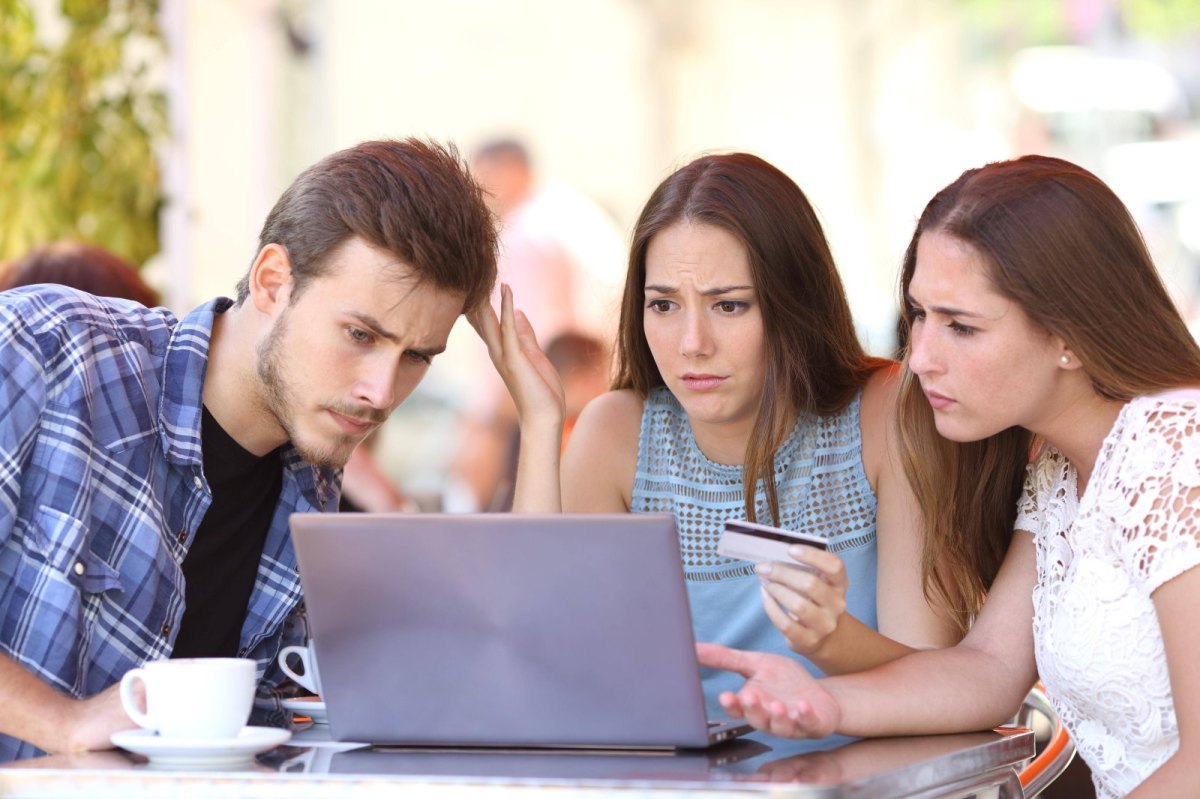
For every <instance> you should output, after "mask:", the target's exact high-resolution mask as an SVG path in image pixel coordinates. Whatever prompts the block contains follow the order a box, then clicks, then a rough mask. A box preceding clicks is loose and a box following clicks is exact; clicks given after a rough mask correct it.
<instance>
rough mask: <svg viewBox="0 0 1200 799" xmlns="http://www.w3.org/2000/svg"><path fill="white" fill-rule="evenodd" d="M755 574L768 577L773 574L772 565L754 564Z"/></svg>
mask: <svg viewBox="0 0 1200 799" xmlns="http://www.w3.org/2000/svg"><path fill="white" fill-rule="evenodd" d="M754 572H755V574H761V575H763V576H764V577H765V576H766V575H768V574H770V573H771V564H770V563H755V564H754Z"/></svg>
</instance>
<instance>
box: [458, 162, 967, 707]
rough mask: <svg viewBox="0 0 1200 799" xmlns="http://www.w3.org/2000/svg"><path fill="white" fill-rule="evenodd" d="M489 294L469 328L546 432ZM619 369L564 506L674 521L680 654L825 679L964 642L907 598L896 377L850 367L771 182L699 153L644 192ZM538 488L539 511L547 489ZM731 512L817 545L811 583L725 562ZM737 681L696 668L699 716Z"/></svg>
mask: <svg viewBox="0 0 1200 799" xmlns="http://www.w3.org/2000/svg"><path fill="white" fill-rule="evenodd" d="M502 296H503V300H502V315H501V320H502V324H500V325H499V326H496V322H495V318H494V315H492V314H490V313H485V314H482V315H478V316H477V319H476V324H477V325H479V326H481V327H483V328H485V330H486V329H488V328H490V333H487V332H485V339H488V340H489V341H490V343H491V346H492V351H493V354H494V357H495V358H496V360H497V362H498V367H499V368H500V369H501V373H502V374H504V375H505V378H506V380H507V381H508V382H509V384H510V387H511V388H512V390H513V391H514V394H515V396H516V398H517V400H518V402H519V403H520V402H522V401H524V402H527V403H532V402H542V403H543V404H544V405H545V407H546V408H547V412H546V414H545V417H544V418H551V417H552V416H553V410H552V407H551V406H553V404H554V403H553V402H552V401H551V398H552V396H553V391H552V390H547V389H553V388H554V387H555V379H554V376H553V374H552V373H549V372H546V371H545V369H544V368H542V369H541V370H540V371H539V369H538V366H539V365H540V359H538V357H537V356H538V355H539V353H537V352H536V348H535V345H534V343H533V342H532V335H531V331H529V330H528V326H527V325H526V324H525V323H524V320H523V319H520V318H519V315H518V314H515V313H514V312H513V311H512V297H511V293H510V292H507V291H505V292H503V293H502ZM485 318H486V320H487V321H486V322H482V320H483V319H485ZM481 322H482V323H481ZM522 337H524V342H523V345H522V344H520V343H518V342H520V340H521V339H522ZM510 345H511V346H510ZM521 353H523V355H524V357H521ZM616 366H617V373H616V378H615V381H614V383H613V390H611V391H609V392H608V393H606V394H603V395H601V396H600V397H598V398H597V399H595V400H593V401H592V402H591V403H590V404H589V405H588V406H587V408H585V410H584V411H583V413H582V414H581V415H580V417H579V419H578V421H577V422H576V424H575V427H574V430H573V432H572V435H571V438H570V441H569V442H568V445H567V448H566V451H565V453H564V455H563V462H562V472H561V480H562V483H561V507H562V509H564V510H566V511H569V512H621V511H630V512H634V513H673V514H674V515H675V519H676V523H677V526H678V528H679V535H680V545H681V549H682V552H683V559H684V566H685V572H686V575H687V581H688V589H689V597H690V600H691V606H692V615H693V622H694V624H695V628H696V629H695V632H696V638H697V640H700V641H716V642H721V643H725V644H727V645H733V646H737V647H739V648H743V649H753V650H767V651H775V652H786V651H788V649H790V650H792V651H794V652H796V653H798V654H800V655H803V656H804V657H805V658H806V659H807V660H808V661H809V663H810V664H811V665H812V667H814V671H815V670H817V669H819V670H821V671H824V672H826V673H840V672H844V671H853V670H859V669H862V668H867V667H869V666H873V665H877V664H879V663H882V662H885V661H889V660H892V659H894V658H896V657H899V656H900V655H902V654H905V653H907V652H909V651H911V648H913V647H931V646H935V647H936V646H947V645H949V644H952V643H954V642H955V641H957V640H958V638H959V637H961V633H962V631H961V630H959V629H958V628H957V626H956V624H955V621H954V618H953V614H950V613H941V612H938V611H936V610H935V609H934V608H932V607H931V606H930V604H929V603H928V602H927V601H926V596H925V591H924V590H923V586H922V581H921V551H922V546H921V544H922V541H921V529H922V528H921V525H920V519H919V512H918V510H917V508H916V504H915V502H914V500H913V496H912V492H911V491H910V489H909V486H908V483H907V481H906V479H905V477H904V472H903V468H902V467H901V465H900V463H899V461H898V459H897V453H898V448H897V446H896V442H895V438H894V432H893V417H894V408H895V401H896V394H897V388H898V374H897V371H896V368H895V364H893V363H891V362H890V361H885V360H882V359H878V358H872V357H869V356H867V355H866V354H864V352H863V350H862V348H861V346H860V344H859V342H858V339H857V337H856V335H855V330H854V326H853V322H852V319H851V315H850V310H849V307H848V305H847V303H846V298H845V293H844V291H843V288H842V284H841V281H840V280H839V278H838V274H837V270H836V268H835V266H834V263H833V257H832V255H831V253H830V250H829V246H828V243H827V242H826V240H825V236H824V233H823V231H822V229H821V226H820V223H819V222H818V221H817V217H816V213H815V212H814V210H813V208H812V207H811V206H810V205H809V203H808V200H807V198H806V197H805V196H804V194H803V192H801V190H800V188H799V187H798V186H797V185H796V184H795V183H794V182H793V181H792V180H791V179H790V178H788V177H787V176H786V175H785V174H784V173H783V172H781V171H780V170H778V169H776V168H775V167H773V166H772V165H770V164H768V163H767V162H765V161H763V160H762V159H760V158H757V157H755V156H752V155H748V154H743V153H734V154H729V155H710V156H704V157H702V158H699V159H697V160H695V161H693V162H692V163H690V164H688V165H686V166H684V167H683V168H681V169H679V170H678V171H677V172H675V173H674V174H672V175H671V176H669V177H668V178H667V179H666V180H665V181H663V183H662V184H661V185H660V186H659V187H658V188H657V189H656V190H655V191H654V193H653V194H652V195H651V197H650V199H649V201H648V202H647V204H646V207H645V208H644V209H643V211H642V214H641V216H640V218H639V220H638V223H637V227H636V229H635V231H634V234H633V242H632V248H631V253H630V258H629V271H628V275H627V279H626V284H625V292H624V298H623V301H622V307H621V319H620V333H619V338H618V341H617V347H616ZM532 432H534V431H528V430H527V431H524V433H523V435H524V438H523V440H522V445H523V447H525V446H528V445H529V444H530V443H531V436H530V433H532ZM523 456H524V457H522V459H521V460H522V467H521V468H523V469H526V470H528V472H529V473H532V472H533V470H539V471H540V470H541V469H542V468H543V467H544V466H545V464H546V463H551V462H554V463H556V462H557V452H556V451H553V448H552V446H551V443H550V441H549V439H548V442H547V444H546V446H545V447H541V448H539V450H538V452H537V454H536V455H535V454H534V453H532V452H530V451H529V450H526V451H525V452H524V453H523ZM538 479H540V480H541V481H542V485H543V486H544V498H545V500H546V503H545V504H546V509H547V510H555V509H557V507H558V506H557V499H558V497H557V486H556V485H555V484H554V476H553V475H549V474H547V475H541V476H539V478H538ZM532 484H533V482H527V483H526V485H527V486H528V485H532ZM731 518H734V519H736V518H748V519H751V520H757V521H760V522H763V523H767V524H773V525H777V526H781V527H785V528H788V529H793V530H800V531H803V532H805V533H809V534H813V535H818V536H821V537H823V538H825V539H827V540H828V542H829V545H830V547H829V552H820V551H818V550H815V549H812V548H804V547H797V548H795V551H794V552H793V553H792V557H793V558H794V559H795V561H798V562H799V563H801V564H803V565H805V566H807V567H809V568H811V569H812V570H813V571H808V570H805V569H801V568H799V567H798V566H797V565H796V564H794V563H793V564H779V563H775V564H758V565H755V564H753V563H749V562H746V561H739V560H732V559H730V558H726V557H723V556H722V555H720V554H718V553H717V551H716V546H717V540H718V538H719V537H720V533H721V531H722V529H723V525H724V522H725V520H726V519H731ZM764 609H765V613H764ZM780 633H782V635H780ZM739 685H740V680H739V679H737V678H736V677H735V675H731V674H721V673H716V672H713V673H706V674H705V695H706V697H707V698H708V700H709V704H710V706H711V707H710V709H711V710H717V709H719V705H718V704H717V702H716V696H717V694H718V693H719V692H720V691H722V690H730V689H734V688H736V687H738V686H739Z"/></svg>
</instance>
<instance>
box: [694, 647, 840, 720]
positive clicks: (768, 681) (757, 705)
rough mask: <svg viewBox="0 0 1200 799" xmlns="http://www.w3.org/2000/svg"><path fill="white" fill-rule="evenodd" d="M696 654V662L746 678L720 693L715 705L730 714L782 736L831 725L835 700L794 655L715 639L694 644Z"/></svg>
mask: <svg viewBox="0 0 1200 799" xmlns="http://www.w3.org/2000/svg"><path fill="white" fill-rule="evenodd" d="M696 656H697V658H698V660H699V661H700V665H701V666H707V667H708V668H711V669H721V670H724V671H735V672H737V673H738V674H741V675H742V676H743V677H745V678H746V684H745V685H743V686H742V687H741V689H740V690H738V691H737V692H736V693H734V692H732V691H726V692H724V693H722V694H721V696H720V702H721V707H723V708H724V709H725V712H726V713H728V714H729V715H730V716H731V717H733V718H739V719H745V720H746V721H747V723H749V724H750V725H751V726H753V727H754V728H756V729H759V730H763V731H764V732H768V733H770V734H772V735H778V736H781V737H785V738H823V737H825V736H826V735H832V734H833V732H834V731H835V730H836V729H837V725H838V722H839V721H840V720H841V708H840V707H839V706H838V703H837V700H835V699H834V698H833V696H832V695H830V693H829V692H828V691H826V690H825V689H824V688H822V687H821V684H820V682H819V681H817V680H815V679H813V677H812V675H810V674H809V673H808V672H807V671H805V670H804V667H803V666H801V665H800V664H799V663H797V662H796V661H794V660H791V659H789V658H786V657H784V656H782V655H772V654H767V653H765V652H744V651H741V650H738V649H729V648H728V647H724V646H721V645H719V644H696Z"/></svg>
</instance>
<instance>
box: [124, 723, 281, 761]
mask: <svg viewBox="0 0 1200 799" xmlns="http://www.w3.org/2000/svg"><path fill="white" fill-rule="evenodd" d="M291 737H292V733H291V731H290V730H284V729H280V728H278V727H243V728H242V731H241V732H240V733H238V736H237V737H236V738H218V739H215V740H204V739H200V738H160V737H159V735H158V733H157V732H156V731H154V730H144V729H137V730H122V731H121V732H115V733H113V735H112V738H111V739H110V740H112V742H113V744H114V745H116V746H119V747H121V748H122V749H128V750H129V751H130V752H136V753H137V754H139V755H145V756H146V757H148V758H150V762H151V763H154V764H156V765H161V766H193V767H205V766H232V765H240V764H242V763H248V762H250V761H251V760H253V759H254V756H255V755H256V754H258V753H259V752H265V751H266V750H268V749H271V748H274V747H276V746H278V745H279V744H281V743H283V742H284V741H286V740H288V739H289V738H291Z"/></svg>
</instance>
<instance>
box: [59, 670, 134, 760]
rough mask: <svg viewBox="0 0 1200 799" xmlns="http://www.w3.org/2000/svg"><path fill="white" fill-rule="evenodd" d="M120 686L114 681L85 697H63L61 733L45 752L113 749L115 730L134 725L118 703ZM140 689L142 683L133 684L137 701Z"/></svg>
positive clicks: (67, 752)
mask: <svg viewBox="0 0 1200 799" xmlns="http://www.w3.org/2000/svg"><path fill="white" fill-rule="evenodd" d="M120 689H121V685H120V683H117V684H116V685H111V686H109V687H108V688H106V689H105V690H103V691H101V692H100V693H98V694H96V695H95V696H91V697H88V698H87V699H64V700H63V701H64V703H65V704H64V705H63V709H62V715H61V716H60V717H61V718H62V721H63V725H62V727H61V730H62V732H61V736H60V738H59V740H58V741H56V742H55V743H57V746H54V745H52V748H51V749H49V750H48V751H50V752H51V753H52V754H53V753H59V752H61V753H66V754H73V753H77V752H85V751H92V750H96V749H112V748H113V745H112V741H111V740H110V739H111V737H112V734H113V733H114V732H120V731H121V730H128V729H130V728H132V727H136V726H137V725H136V724H134V723H133V721H132V720H131V719H130V718H129V716H128V715H127V714H126V713H125V708H123V707H122V706H121V693H120ZM142 691H143V689H142V686H141V684H140V683H135V685H134V694H135V696H138V698H139V701H141V694H142ZM43 748H45V747H43Z"/></svg>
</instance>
